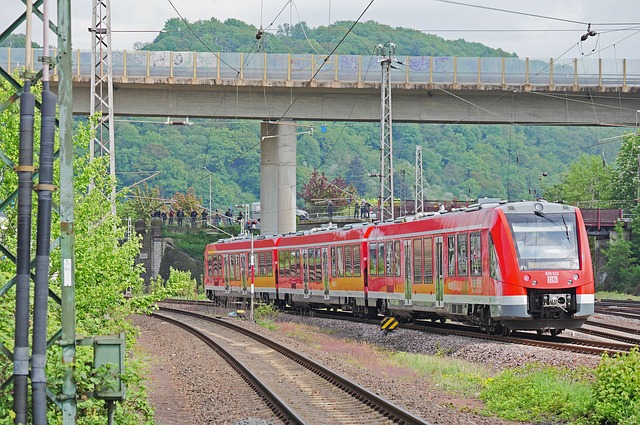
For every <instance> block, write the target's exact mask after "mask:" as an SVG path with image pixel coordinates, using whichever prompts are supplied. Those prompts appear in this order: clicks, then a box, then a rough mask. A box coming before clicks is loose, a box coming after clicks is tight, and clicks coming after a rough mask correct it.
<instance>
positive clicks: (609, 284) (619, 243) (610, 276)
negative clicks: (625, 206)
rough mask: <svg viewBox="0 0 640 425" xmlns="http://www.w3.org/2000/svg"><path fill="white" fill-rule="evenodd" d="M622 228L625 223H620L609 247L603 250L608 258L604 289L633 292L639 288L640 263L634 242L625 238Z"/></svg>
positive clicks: (605, 267) (605, 268)
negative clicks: (639, 263) (634, 252)
mask: <svg viewBox="0 0 640 425" xmlns="http://www.w3.org/2000/svg"><path fill="white" fill-rule="evenodd" d="M622 229H623V224H622V223H618V225H617V226H616V228H615V233H614V235H612V236H614V237H612V238H611V240H610V242H609V247H608V248H606V249H604V250H603V251H602V252H603V254H604V256H605V257H606V258H607V261H606V263H605V266H604V270H605V272H606V273H607V274H606V277H605V280H604V287H603V288H602V289H604V290H606V291H615V292H622V293H632V292H634V291H635V290H636V289H637V288H638V282H640V265H638V259H637V258H636V257H635V256H634V254H633V244H632V243H631V241H629V240H626V239H625V238H624V234H623V231H622Z"/></svg>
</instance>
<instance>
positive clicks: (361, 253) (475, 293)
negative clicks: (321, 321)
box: [204, 201, 594, 336]
mask: <svg viewBox="0 0 640 425" xmlns="http://www.w3.org/2000/svg"><path fill="white" fill-rule="evenodd" d="M252 252H253V254H254V259H255V262H254V271H253V276H252V275H251V267H250V265H251V261H250V259H251V253H252ZM204 260H205V271H206V272H205V282H204V285H205V291H206V293H207V296H208V297H209V298H210V299H212V300H220V299H234V300H238V299H243V298H244V299H245V300H246V299H248V298H249V297H250V296H251V280H252V279H253V282H254V288H255V296H256V298H258V299H260V300H262V301H264V302H269V303H275V304H276V305H277V306H279V307H286V306H288V307H293V308H296V309H336V310H337V309H341V310H345V311H351V312H352V313H353V314H355V315H358V316H365V317H372V318H373V317H377V316H378V315H379V314H383V315H393V316H395V317H397V318H399V319H400V320H407V321H408V320H415V319H431V320H434V321H435V320H440V321H443V322H444V321H446V320H447V319H450V320H454V321H458V322H464V323H468V324H471V325H474V326H478V327H480V328H481V329H483V330H484V331H486V332H488V333H492V334H503V335H508V334H509V333H510V332H512V331H515V330H535V331H537V332H538V333H543V332H549V333H551V335H553V336H555V335H558V334H559V333H560V332H562V330H564V329H566V328H577V327H580V326H581V325H582V324H583V323H584V322H585V321H586V320H587V318H588V317H589V316H590V315H591V314H593V312H594V278H593V268H592V263H591V255H590V250H589V241H588V239H587V234H586V230H585V226H584V223H583V220H582V215H581V214H580V211H579V209H577V208H575V207H572V206H569V205H564V204H558V203H551V202H546V201H522V202H506V201H500V202H486V203H478V204H475V205H471V206H469V207H466V208H461V209H459V210H456V211H438V212H430V213H421V214H417V215H415V216H413V217H405V218H400V219H396V220H394V221H393V222H384V223H358V224H351V225H346V226H344V227H342V228H340V229H337V228H333V229H313V230H308V231H301V232H297V233H291V234H284V235H268V236H266V235H265V236H259V237H256V238H251V237H240V238H231V239H225V240H220V241H218V242H216V243H212V244H209V245H207V247H206V251H205V259H204Z"/></svg>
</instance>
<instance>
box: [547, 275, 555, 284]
mask: <svg viewBox="0 0 640 425" xmlns="http://www.w3.org/2000/svg"><path fill="white" fill-rule="evenodd" d="M547 283H558V276H547Z"/></svg>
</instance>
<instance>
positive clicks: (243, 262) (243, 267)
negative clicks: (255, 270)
mask: <svg viewBox="0 0 640 425" xmlns="http://www.w3.org/2000/svg"><path fill="white" fill-rule="evenodd" d="M246 268H247V256H246V254H240V276H242V279H243V280H244V279H245V277H246V276H247V270H246ZM245 282H246V280H245Z"/></svg>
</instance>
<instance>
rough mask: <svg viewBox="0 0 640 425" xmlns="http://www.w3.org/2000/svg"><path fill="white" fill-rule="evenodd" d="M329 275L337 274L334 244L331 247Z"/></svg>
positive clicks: (334, 275)
mask: <svg viewBox="0 0 640 425" xmlns="http://www.w3.org/2000/svg"><path fill="white" fill-rule="evenodd" d="M331 276H332V277H336V276H338V264H337V257H336V247H335V246H332V247H331Z"/></svg>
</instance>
